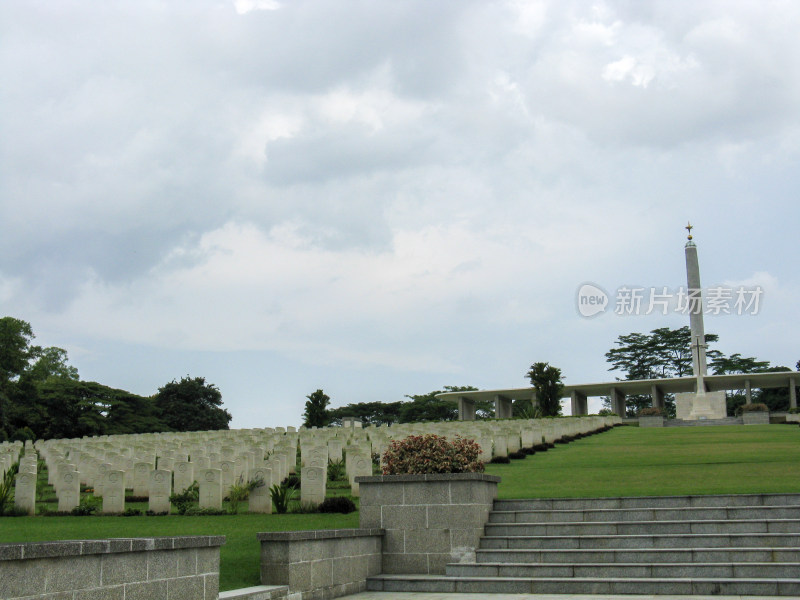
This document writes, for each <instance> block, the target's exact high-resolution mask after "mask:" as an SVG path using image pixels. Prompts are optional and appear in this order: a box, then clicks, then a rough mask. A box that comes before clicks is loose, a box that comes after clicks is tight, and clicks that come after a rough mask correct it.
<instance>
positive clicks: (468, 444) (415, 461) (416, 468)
mask: <svg viewBox="0 0 800 600" xmlns="http://www.w3.org/2000/svg"><path fill="white" fill-rule="evenodd" d="M480 454H481V447H480V446H479V445H478V444H477V443H476V442H475V440H468V439H464V438H461V437H457V438H456V439H455V440H453V441H448V439H447V438H446V437H444V436H441V435H433V434H428V435H412V436H409V437H407V438H405V439H403V440H394V441H393V442H392V443H391V444H389V448H387V450H386V452H384V453H383V461H382V462H383V474H384V475H410V474H415V475H418V474H426V473H479V472H481V471H483V463H482V462H480V460H478V457H479V456H480Z"/></svg>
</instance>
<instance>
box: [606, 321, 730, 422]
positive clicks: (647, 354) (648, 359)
mask: <svg viewBox="0 0 800 600" xmlns="http://www.w3.org/2000/svg"><path fill="white" fill-rule="evenodd" d="M718 339H719V336H718V335H716V334H713V333H707V334H706V336H705V341H706V344H707V345H708V344H710V343H712V342H716V341H717V340H718ZM614 343H615V344H616V345H617V347H616V348H612V349H611V350H609V351H608V352H606V355H605V356H606V361H608V362H609V363H610V364H611V367H610V368H609V371H622V372H623V373H624V374H625V377H624V380H625V381H629V380H633V379H662V378H667V377H685V376H688V375H691V372H692V348H691V344H692V334H691V330H690V329H689V327H688V326H685V327H681V328H679V329H670V328H669V327H661V328H658V329H653V330H652V331H651V332H650V333H649V334H644V333H629V334H627V335H621V336H619V337H618V338H617V341H616V342H614ZM706 354H707V356H708V357H709V358H710V359H712V361H713V360H714V359H715V358H717V357H718V356H719V353H718V352H717V351H716V350H707V352H706ZM603 403H604V405H605V406H610V402H609V401H608V399H605V400H604V401H603ZM625 403H626V412H627V415H628V416H635V415H636V414H637V413H638V412H639V411H640V410H641V409H642V408H645V407H647V406H649V405H650V404H651V398H650V396H647V395H633V396H628V397H627V399H626V402H625ZM664 405H665V408H666V410H667V414H668V415H670V416H674V414H675V400H674V396H673V395H672V394H666V395H665V396H664Z"/></svg>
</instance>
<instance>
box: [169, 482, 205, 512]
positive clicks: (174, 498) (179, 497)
mask: <svg viewBox="0 0 800 600" xmlns="http://www.w3.org/2000/svg"><path fill="white" fill-rule="evenodd" d="M199 497H200V486H199V485H198V483H197V482H196V481H193V482H192V485H190V486H189V487H188V488H186V489H185V490H183V491H182V492H179V493H178V492H176V493H173V494H170V496H169V501H170V502H171V503H172V504H173V505H174V506H175V509H176V510H177V511H178V514H179V515H185V514H186V511H187V510H189V506H190V505H191V504H193V503H194V502H197V499H198V498H199Z"/></svg>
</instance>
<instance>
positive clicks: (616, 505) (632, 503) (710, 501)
mask: <svg viewBox="0 0 800 600" xmlns="http://www.w3.org/2000/svg"><path fill="white" fill-rule="evenodd" d="M737 506H747V507H759V506H796V507H798V509H800V494H716V495H703V496H641V497H638V496H632V497H625V496H623V497H619V498H526V499H523V500H495V501H494V510H495V511H515V510H524V511H530V510H600V509H633V508H645V509H648V508H691V507H699V508H702V507H723V508H727V507H737Z"/></svg>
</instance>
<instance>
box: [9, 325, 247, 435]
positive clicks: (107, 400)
mask: <svg viewBox="0 0 800 600" xmlns="http://www.w3.org/2000/svg"><path fill="white" fill-rule="evenodd" d="M34 338H35V336H34V333H33V329H32V328H31V325H30V324H29V323H27V322H25V321H22V320H20V319H15V318H13V317H3V318H0V441H5V440H23V441H24V440H28V439H53V438H75V437H83V436H93V435H112V434H125V433H152V432H161V431H203V430H214V429H228V425H229V423H230V420H231V414H230V413H229V412H228V411H227V410H225V409H223V408H222V393H221V392H220V391H219V389H218V388H217V387H216V386H215V385H213V384H210V383H206V381H205V379H204V378H203V377H189V376H188V375H187V376H186V377H183V378H181V379H180V381H175V380H173V381H171V382H169V383H167V384H166V385H164V386H163V387H161V388H159V389H158V392H157V393H156V394H154V395H153V396H139V395H137V394H133V393H131V392H127V391H125V390H120V389H115V388H112V387H109V386H106V385H103V384H100V383H97V382H94V381H82V380H81V379H80V377H79V375H78V370H77V369H76V368H75V367H73V366H71V365H69V364H68V362H67V361H68V355H67V351H66V350H64V349H63V348H57V347H47V348H43V347H41V346H37V345H35V344H34V343H33V340H34Z"/></svg>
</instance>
